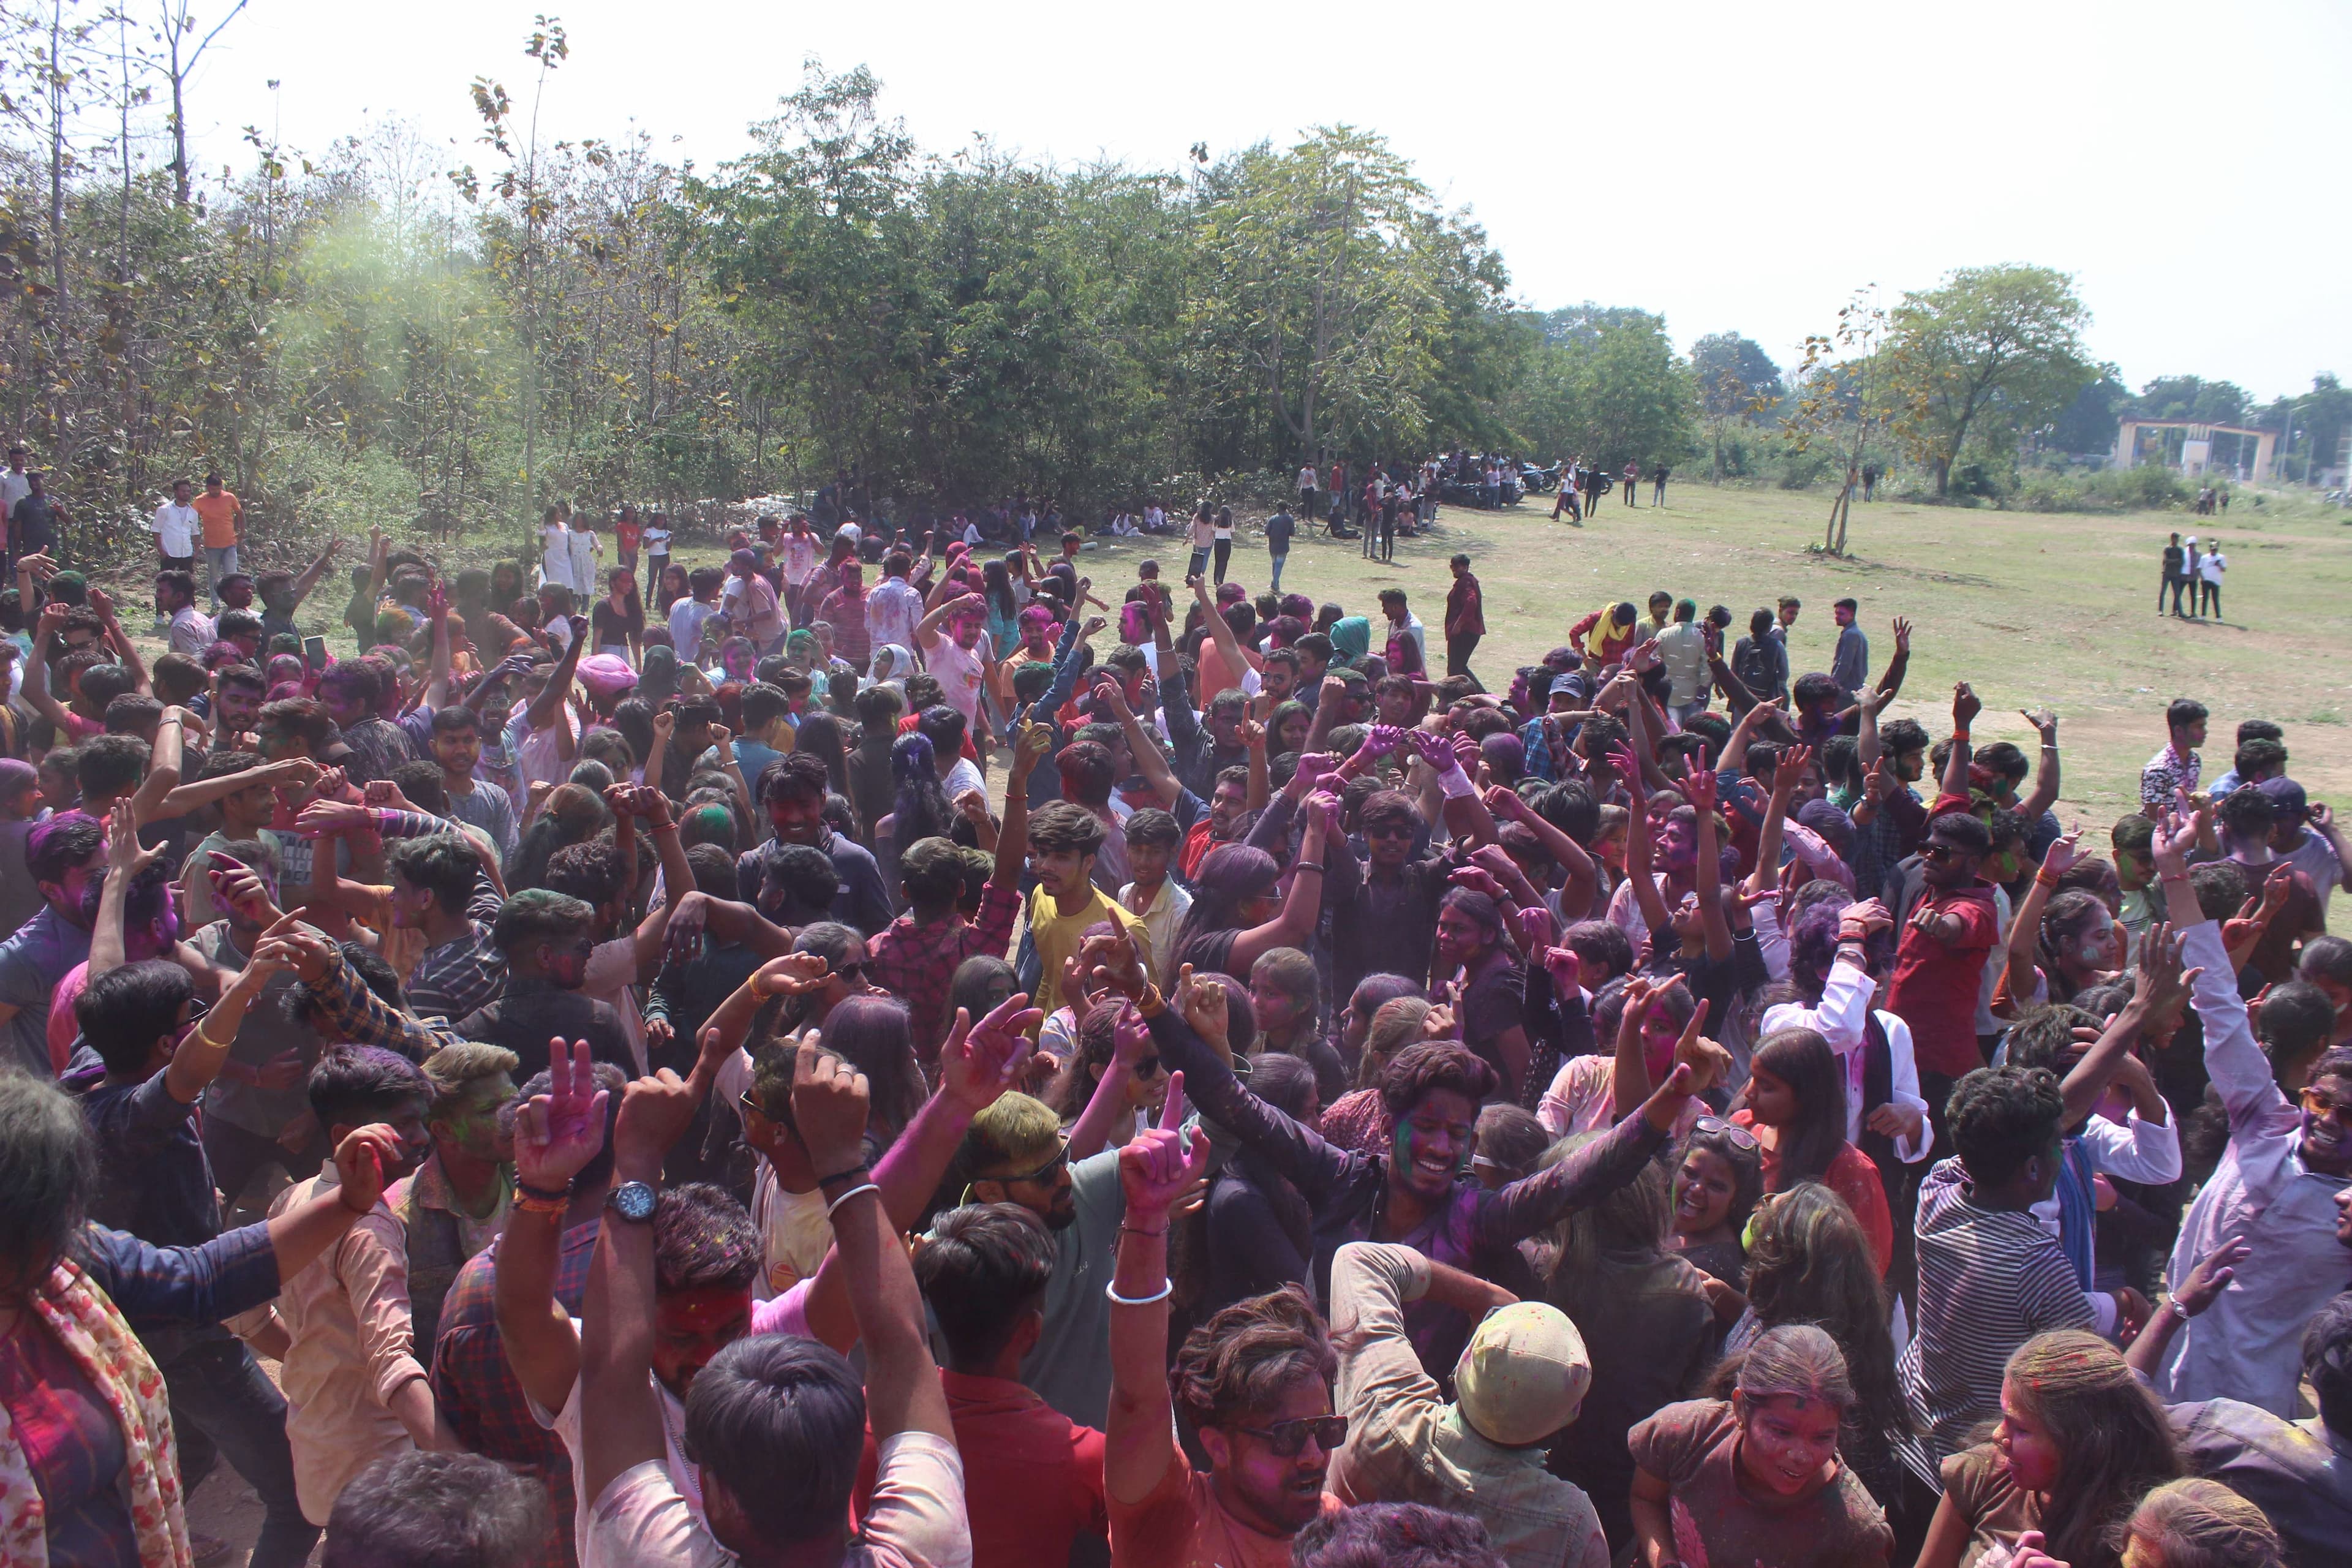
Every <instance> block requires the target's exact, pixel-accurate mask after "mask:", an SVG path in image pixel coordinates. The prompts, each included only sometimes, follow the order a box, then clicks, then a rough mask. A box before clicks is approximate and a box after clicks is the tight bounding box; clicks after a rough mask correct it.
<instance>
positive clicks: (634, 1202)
mask: <svg viewBox="0 0 2352 1568" xmlns="http://www.w3.org/2000/svg"><path fill="white" fill-rule="evenodd" d="M613 1206H614V1208H615V1209H617V1210H619V1211H620V1215H621V1217H622V1218H623V1219H626V1220H639V1221H643V1220H649V1219H651V1218H653V1217H654V1190H653V1188H651V1187H649V1186H647V1185H646V1184H645V1183H643V1182H623V1183H622V1184H620V1185H619V1186H617V1187H615V1188H614V1189H613Z"/></svg>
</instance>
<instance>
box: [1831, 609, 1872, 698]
mask: <svg viewBox="0 0 2352 1568" xmlns="http://www.w3.org/2000/svg"><path fill="white" fill-rule="evenodd" d="M1861 609H1862V606H1861V605H1857V604H1855V603H1854V602H1853V600H1852V599H1840V600H1839V601H1838V602H1837V603H1836V604H1834V605H1831V606H1830V614H1831V616H1832V617H1834V618H1835V620H1836V621H1837V624H1838V639H1837V651H1836V652H1834V653H1832V654H1831V655H1830V679H1832V680H1834V681H1836V682H1837V683H1838V691H1839V693H1840V696H1841V699H1842V701H1843V703H1847V704H1851V703H1852V702H1853V700H1854V694H1855V693H1856V692H1858V691H1860V690H1861V689H1862V687H1863V682H1864V681H1866V680H1868V679H1870V639H1869V638H1868V637H1864V635H1863V631H1862V628H1861V627H1860V626H1856V625H1855V624H1854V616H1856V615H1858V614H1860V613H1861Z"/></svg>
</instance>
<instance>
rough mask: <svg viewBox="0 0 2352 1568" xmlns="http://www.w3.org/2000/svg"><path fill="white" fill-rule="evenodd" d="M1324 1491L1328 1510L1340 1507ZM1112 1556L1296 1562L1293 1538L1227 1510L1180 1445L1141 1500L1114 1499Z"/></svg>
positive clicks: (1139, 1563) (1134, 1560)
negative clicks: (1256, 1526)
mask: <svg viewBox="0 0 2352 1568" xmlns="http://www.w3.org/2000/svg"><path fill="white" fill-rule="evenodd" d="M1339 1508H1340V1503H1339V1499H1338V1498H1335V1497H1333V1496H1332V1495H1331V1494H1330V1493H1329V1492H1325V1493H1324V1494H1323V1511H1324V1512H1325V1513H1327V1514H1329V1513H1337V1512H1339ZM1110 1560H1111V1561H1112V1562H1113V1563H1118V1565H1119V1568H1290V1538H1289V1537H1288V1536H1286V1535H1268V1534H1266V1533H1265V1531H1258V1530H1253V1529H1251V1528H1250V1527H1249V1526H1248V1525H1246V1524H1244V1523H1243V1522H1242V1521H1240V1520H1238V1519H1235V1518H1234V1516H1233V1515H1232V1514H1230V1513H1228V1512H1226V1511H1225V1508H1224V1505H1223V1503H1221V1502H1219V1501H1218V1500H1217V1489H1216V1488H1215V1487H1214V1486H1213V1484H1211V1482H1210V1479H1209V1478H1208V1477H1206V1476H1204V1475H1202V1474H1201V1473H1200V1472H1199V1471H1197V1470H1195V1469H1193V1468H1192V1465H1191V1464H1190V1463H1189V1462H1188V1461H1187V1460H1186V1459H1185V1458H1184V1450H1183V1449H1182V1448H1181V1447H1180V1448H1178V1449H1177V1450H1176V1452H1175V1455H1174V1457H1173V1458H1171V1459H1170V1460H1169V1463H1168V1470H1167V1473H1166V1474H1164V1475H1162V1476H1161V1477H1160V1484H1159V1485H1158V1486H1156V1487H1154V1488H1152V1489H1151V1495H1150V1497H1147V1498H1145V1499H1144V1500H1142V1501H1141V1502H1136V1503H1123V1502H1120V1501H1118V1500H1117V1499H1112V1500H1111V1503H1110Z"/></svg>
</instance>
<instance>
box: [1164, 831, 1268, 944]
mask: <svg viewBox="0 0 2352 1568" xmlns="http://www.w3.org/2000/svg"><path fill="white" fill-rule="evenodd" d="M1280 877H1281V872H1280V870H1279V868H1276V865H1275V863H1274V857H1273V856H1271V855H1269V854H1267V853H1266V852H1265V850H1263V849H1259V848H1255V847H1252V846H1250V845H1247V844H1220V845H1218V846H1217V847H1215V848H1214V849H1212V850H1210V851H1209V852H1208V854H1207V855H1205V856H1203V857H1202V859H1201V866H1200V869H1198V870H1197V871H1195V872H1193V874H1192V908H1191V909H1189V910H1185V911H1184V923H1183V924H1181V925H1180V926H1178V927H1177V928H1176V952H1177V954H1178V955H1179V957H1180V960H1181V961H1183V962H1197V959H1193V958H1190V957H1187V956H1186V955H1188V954H1190V953H1191V952H1192V944H1193V943H1194V942H1198V941H1201V940H1202V939H1203V938H1206V937H1211V936H1214V935H1215V934H1217V933H1218V932H1219V931H1236V930H1238V929H1240V927H1241V923H1242V906H1243V905H1244V904H1245V903H1247V902H1249V901H1250V900H1252V899H1255V898H1260V897H1263V896H1264V895H1265V894H1266V893H1267V892H1270V891H1272V890H1273V889H1274V887H1275V885H1276V882H1277V881H1278V880H1279V879H1280Z"/></svg>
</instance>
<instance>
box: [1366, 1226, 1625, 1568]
mask: <svg viewBox="0 0 2352 1568" xmlns="http://www.w3.org/2000/svg"><path fill="white" fill-rule="evenodd" d="M1428 1289H1429V1259H1428V1258H1424V1257H1423V1256H1422V1255H1421V1254H1420V1253H1418V1252H1416V1251H1414V1250H1413V1249H1412V1247H1395V1246H1386V1245H1380V1244H1375V1243H1370V1242H1356V1243H1353V1244H1351V1245H1349V1246H1347V1247H1341V1248H1340V1249H1339V1255H1338V1257H1337V1258H1334V1259H1333V1261H1332V1264H1331V1340H1332V1342H1333V1343H1334V1344H1335V1345H1345V1346H1348V1347H1349V1348H1348V1349H1347V1350H1346V1351H1344V1352H1342V1354H1341V1355H1340V1358H1339V1390H1338V1393H1337V1394H1336V1395H1335V1396H1334V1398H1333V1402H1332V1403H1333V1405H1334V1408H1335V1412H1336V1413H1337V1414H1339V1415H1345V1416H1346V1417H1347V1418H1348V1440H1347V1442H1346V1444H1344V1445H1343V1446H1342V1447H1340V1449H1339V1452H1338V1453H1337V1454H1335V1455H1333V1456H1332V1458H1331V1470H1330V1477H1329V1480H1328V1485H1329V1487H1330V1489H1331V1494H1332V1495H1333V1496H1334V1497H1337V1498H1338V1499H1339V1500H1340V1501H1341V1502H1343V1503H1350V1504H1353V1503H1367V1502H1413V1503H1421V1504H1423V1505H1425V1506H1427V1507H1430V1508H1435V1509H1443V1510H1445V1511H1447V1512H1449V1513H1466V1514H1469V1515H1470V1516H1471V1517H1473V1518H1474V1519H1476V1520H1478V1521H1481V1522H1482V1523H1484V1524H1485V1525H1486V1533H1487V1535H1488V1536H1489V1537H1490V1538H1491V1539H1492V1540H1493V1541H1494V1543H1495V1549H1496V1551H1498V1552H1501V1553H1502V1554H1503V1558H1504V1560H1505V1561H1506V1562H1507V1563H1510V1565H1511V1568H1607V1564H1608V1563H1609V1542H1608V1541H1607V1540H1606V1539H1605V1538H1604V1537H1603V1536H1602V1535H1601V1519H1600V1516H1599V1515H1598V1514H1596V1513H1595V1512H1594V1511H1593V1508H1592V1502H1591V1499H1589V1498H1587V1497H1586V1496H1585V1495H1584V1493H1583V1492H1582V1491H1581V1490H1580V1489H1577V1488H1576V1487H1575V1486H1572V1485H1571V1484H1570V1483H1569V1482H1567V1481H1564V1480H1562V1479H1559V1477H1557V1476H1554V1475H1552V1474H1550V1473H1549V1472H1548V1471H1547V1470H1546V1469H1545V1468H1544V1454H1545V1450H1544V1448H1543V1447H1542V1446H1540V1445H1538V1446H1537V1447H1523V1448H1506V1447H1501V1446H1499V1445H1497V1444H1495V1443H1492V1442H1489V1441H1488V1440H1487V1439H1486V1438H1485V1437H1484V1436H1480V1435H1479V1433H1478V1432H1477V1430H1476V1429H1475V1428H1474V1427H1473V1426H1471V1425H1470V1424H1469V1423H1468V1422H1467V1421H1465V1420H1464V1419H1463V1416H1462V1411H1461V1407H1460V1406H1458V1405H1449V1404H1447V1403H1446V1402H1445V1401H1444V1399H1443V1398H1442V1397H1441V1396H1440V1394H1439V1392H1438V1387H1437V1383H1436V1380H1435V1379H1433V1378H1432V1377H1431V1376H1430V1375H1429V1373H1427V1372H1426V1371H1424V1370H1423V1367H1422V1364H1421V1357H1420V1356H1419V1355H1418V1354H1416V1353H1415V1352H1414V1351H1413V1348H1412V1341H1411V1340H1410V1339H1408V1338H1406V1337H1405V1331H1404V1303H1405V1302H1406V1301H1407V1300H1417V1299H1418V1298H1420V1297H1421V1296H1422V1295H1423V1293H1425V1292H1426V1291H1427V1290H1428Z"/></svg>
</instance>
